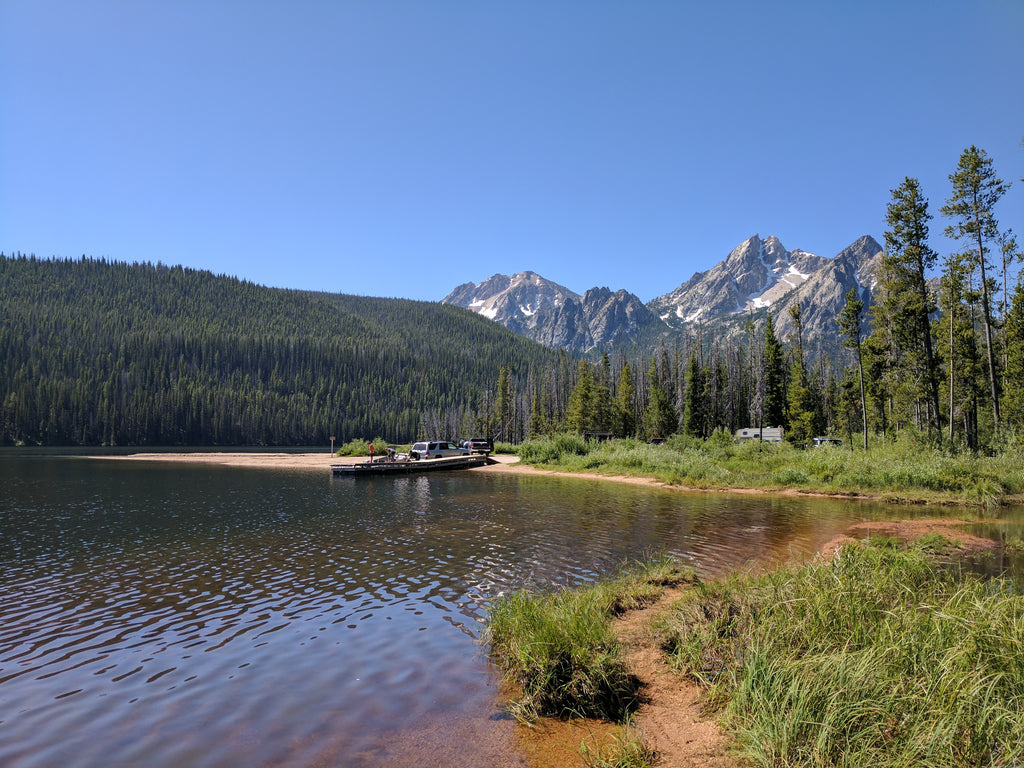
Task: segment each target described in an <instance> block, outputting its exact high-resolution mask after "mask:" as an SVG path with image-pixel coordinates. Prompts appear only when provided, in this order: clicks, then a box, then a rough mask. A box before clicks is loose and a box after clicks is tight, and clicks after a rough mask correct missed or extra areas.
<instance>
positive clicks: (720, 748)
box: [615, 586, 739, 768]
mask: <svg viewBox="0 0 1024 768" xmlns="http://www.w3.org/2000/svg"><path fill="white" fill-rule="evenodd" d="M685 589H688V587H685V586H683V587H674V588H671V589H669V590H668V591H667V592H666V593H665V594H664V595H663V596H662V597H661V599H660V600H658V601H657V602H656V603H654V604H652V605H650V606H648V607H647V608H644V609H641V610H636V611H629V612H628V613H626V614H624V615H623V616H621V617H620V618H619V619H617V620H616V622H615V631H616V634H617V635H618V638H619V642H620V643H621V645H622V651H623V655H624V656H625V659H626V663H627V664H628V665H629V668H630V670H631V671H632V672H633V674H635V675H636V676H637V677H638V678H639V679H640V681H641V682H642V683H643V694H644V698H645V702H644V703H643V704H642V705H641V707H640V709H639V711H638V712H637V714H636V716H635V719H634V724H635V725H636V727H637V730H638V732H639V733H640V736H641V737H642V738H643V740H644V742H645V743H646V744H647V745H648V746H649V747H651V748H652V749H654V750H655V751H656V752H657V754H658V765H659V766H663V767H664V768H690V767H691V766H694V767H695V766H702V767H706V768H734V767H735V766H738V765H739V763H737V762H736V761H735V760H734V759H733V758H732V757H731V756H730V755H729V754H728V753H727V750H726V747H727V745H728V741H727V739H726V737H725V735H724V734H723V733H722V732H721V731H720V729H719V728H718V725H717V724H716V723H715V721H714V720H713V719H712V718H711V717H710V716H707V715H705V714H704V713H703V711H702V708H701V703H700V700H701V691H700V689H699V688H698V687H697V686H696V685H695V684H693V683H691V682H689V681H687V680H685V679H684V678H683V677H681V676H680V675H678V674H676V673H674V672H672V671H671V670H670V669H669V667H668V665H667V664H666V662H665V657H664V654H663V653H662V651H661V649H660V648H659V646H658V643H657V641H656V639H655V637H654V630H653V623H654V621H655V619H657V617H658V616H660V615H661V614H662V613H663V612H665V611H667V610H668V609H669V608H670V607H671V606H672V604H673V603H675V601H676V600H678V599H679V597H680V595H681V594H682V592H683V591H684V590H685Z"/></svg>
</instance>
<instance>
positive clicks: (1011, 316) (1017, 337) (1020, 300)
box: [1004, 281, 1024, 429]
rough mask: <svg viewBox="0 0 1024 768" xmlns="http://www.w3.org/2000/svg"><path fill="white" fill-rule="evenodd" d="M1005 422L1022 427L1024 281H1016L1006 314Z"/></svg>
mask: <svg viewBox="0 0 1024 768" xmlns="http://www.w3.org/2000/svg"><path fill="white" fill-rule="evenodd" d="M1004 381H1005V386H1004V403H1005V405H1006V408H1005V418H1006V422H1007V423H1008V424H1010V425H1012V426H1014V427H1016V428H1017V429H1021V428H1022V427H1024V283H1021V282H1019V281H1018V283H1017V288H1016V289H1015V290H1014V292H1013V299H1012V301H1011V302H1010V309H1009V312H1007V315H1006V370H1005V372H1004Z"/></svg>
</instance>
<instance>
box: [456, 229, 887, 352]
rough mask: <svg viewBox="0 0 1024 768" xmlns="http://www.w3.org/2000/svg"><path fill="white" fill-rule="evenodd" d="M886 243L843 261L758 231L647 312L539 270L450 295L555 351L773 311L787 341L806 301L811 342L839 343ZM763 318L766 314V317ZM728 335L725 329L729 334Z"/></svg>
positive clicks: (867, 242)
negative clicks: (840, 329)
mask: <svg viewBox="0 0 1024 768" xmlns="http://www.w3.org/2000/svg"><path fill="white" fill-rule="evenodd" d="M881 253H882V248H881V246H880V245H879V244H878V242H877V241H876V240H875V239H874V238H872V237H870V236H867V235H865V236H864V237H861V238H859V239H858V240H856V241H855V242H854V243H852V244H851V245H849V246H848V247H847V248H845V249H843V250H842V251H841V252H840V253H839V254H837V255H836V256H835V257H834V258H825V257H823V256H819V255H817V254H814V253H811V252H809V251H804V250H801V249H799V248H797V249H794V250H792V251H789V250H787V249H786V247H785V246H784V245H783V244H782V242H781V241H780V240H779V239H778V238H777V237H775V236H774V235H772V236H769V237H766V238H763V239H762V238H761V236H760V235H758V234H754V235H752V236H751V237H749V238H747V239H746V240H744V241H743V242H742V243H740V244H739V245H738V246H736V247H735V248H733V249H732V251H730V252H729V254H728V255H727V256H726V257H725V259H723V260H722V261H721V262H719V263H718V264H717V265H715V266H714V267H712V268H711V269H709V270H707V271H704V272H696V273H694V275H693V276H692V277H691V278H690V279H689V280H688V281H686V282H685V283H683V284H682V285H680V286H679V287H678V288H676V289H675V290H673V291H671V292H670V293H667V294H665V295H663V296H659V297H658V298H656V299H654V300H653V301H651V302H649V303H648V304H647V305H644V304H643V302H641V301H640V299H639V298H637V297H636V296H635V295H634V294H632V293H629V292H628V291H626V290H624V289H620V290H618V291H615V292H613V291H611V290H610V289H608V288H607V287H595V288H590V289H589V290H587V291H586V293H585V294H584V295H582V296H580V295H579V294H577V293H574V292H573V291H571V290H569V289H568V288H565V287H564V286H561V285H558V284H557V283H553V282H551V281H549V280H546V279H545V278H543V277H541V276H540V275H538V274H537V273H535V272H531V271H526V272H519V273H517V274H515V275H512V276H508V275H500V274H498V275H494V276H492V277H490V278H488V279H487V280H485V281H484V282H482V283H480V284H475V283H464V284H463V285H460V286H459V287H458V288H456V289H455V290H454V291H452V292H451V293H450V294H449V295H448V296H446V297H445V298H444V302H445V303H448V304H456V305H458V306H462V307H465V308H467V309H471V310H473V311H475V312H478V313H480V314H482V315H485V316H486V317H490V318H491V319H493V320H496V321H497V322H500V323H502V324H503V325H505V326H507V327H508V328H511V329H512V330H514V331H517V332H519V333H522V334H524V335H526V336H529V337H530V338H533V339H534V340H536V341H539V342H541V343H542V344H546V345H548V346H551V347H562V348H566V349H569V350H572V351H575V352H589V351H591V350H594V349H602V348H608V347H610V346H615V345H618V344H627V343H636V342H637V340H638V339H646V340H648V341H650V340H656V339H658V338H659V337H660V336H662V335H664V334H672V333H682V334H688V333H690V330H689V329H690V327H691V326H693V325H694V324H697V323H699V324H701V325H703V326H709V325H714V324H723V328H725V326H727V325H730V323H731V326H732V327H733V328H735V327H736V326H737V324H736V323H735V322H732V320H733V319H735V318H737V317H740V318H742V317H746V316H753V315H755V314H757V313H759V312H762V310H765V309H768V310H770V311H771V312H772V313H773V314H774V316H775V317H776V327H777V329H778V331H779V335H780V338H782V337H784V336H785V335H786V334H789V333H791V332H792V330H793V329H792V328H791V325H792V320H791V318H790V317H789V315H788V312H787V309H788V307H790V306H791V305H792V304H794V303H795V302H797V301H799V302H800V304H801V311H802V323H803V334H804V340H805V343H807V342H810V343H812V344H814V343H818V344H819V345H821V346H829V345H832V344H834V343H835V340H836V328H835V316H836V314H837V313H838V312H839V311H840V310H841V309H842V306H843V303H844V302H845V297H846V293H847V292H848V291H849V289H850V288H851V287H854V286H857V287H859V290H860V292H861V295H862V296H863V297H864V298H866V299H868V300H870V294H871V290H872V289H873V288H874V278H873V272H874V270H875V268H876V267H877V265H878V261H879V259H880V257H881ZM762 314H763V313H762ZM722 332H725V331H724V330H723V331H722Z"/></svg>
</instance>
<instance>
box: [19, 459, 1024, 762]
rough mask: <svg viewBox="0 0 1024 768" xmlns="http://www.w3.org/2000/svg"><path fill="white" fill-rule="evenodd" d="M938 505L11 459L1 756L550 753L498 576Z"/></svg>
mask: <svg viewBox="0 0 1024 768" xmlns="http://www.w3.org/2000/svg"><path fill="white" fill-rule="evenodd" d="M957 512H958V511H957V510H951V511H950V512H948V513H946V514H949V515H955V514H957ZM925 514H927V515H935V514H936V511H935V510H924V509H919V508H915V509H906V508H895V507H891V506H884V505H878V504H870V503H856V502H838V501H834V500H820V499H819V500H807V499H788V498H787V499H779V498H770V497H766V496H762V495H751V496H735V495H731V496H727V495H723V494H683V493H678V492H673V491H666V490H657V489H649V488H642V487H635V486H630V485H620V484H615V483H609V482H604V481H597V480H573V479H565V478H551V477H528V476H512V475H503V474H489V473H478V472H473V471H462V472H451V473H432V474H430V475H422V476H407V477H401V478H391V477H378V478H358V479H355V478H341V477H339V478H334V477H331V476H330V475H329V474H328V473H326V472H321V471H317V472H310V471H299V470H289V471H268V470H250V469H234V468H217V467H209V466H200V465H178V464H161V463H135V462H118V461H114V460H89V459H84V458H53V457H41V456H33V457H19V456H0V765H3V766H6V767H7V768H13V767H14V766H18V767H19V768H21V767H22V766H32V767H35V766H40V767H42V766H55V765H61V766H146V767H147V768H160V767H163V766H167V767H169V766H209V767H213V766H240V765H245V766H293V767H294V766H314V765H315V766H356V767H361V766H469V765H473V766H478V765H480V766H482V765H488V766H515V765H526V764H527V763H526V762H525V761H524V758H523V757H522V755H521V750H520V748H519V746H518V739H519V738H520V736H519V735H518V727H517V726H516V725H515V724H514V723H513V722H511V721H510V720H509V719H508V718H507V716H505V715H504V714H503V710H502V697H501V692H500V690H499V680H498V677H497V675H496V673H495V671H494V669H493V668H492V667H491V666H490V665H489V663H488V660H487V656H486V649H485V648H484V646H483V644H482V643H481V636H482V633H483V631H484V628H485V622H486V619H487V610H488V603H489V601H490V600H492V599H493V598H494V597H495V596H498V595H501V594H503V593H506V592H508V591H510V590H514V589H516V588H518V587H520V586H523V585H543V586H550V585H561V584H576V583H579V582H583V581H588V580H592V579H595V578H598V577H600V576H602V575H604V574H607V573H610V572H612V571H614V570H615V568H616V566H617V565H618V564H620V563H621V562H622V561H623V560H625V559H635V558H639V557H642V556H644V555H645V554H647V553H650V552H654V551H657V552H667V553H669V554H672V555H676V556H678V557H680V558H682V559H683V560H685V561H687V562H688V563H690V564H691V565H693V566H694V567H695V568H696V569H697V571H698V572H699V573H701V574H702V575H704V576H713V575H715V574H720V573H723V572H725V571H728V570H730V569H734V568H737V567H744V566H748V565H750V566H756V565H759V564H764V563H769V562H773V561H778V560H781V559H790V558H794V557H795V558H799V557H804V556H807V555H809V554H812V553H813V552H814V551H815V550H816V549H818V548H819V547H820V546H821V545H822V544H824V543H825V542H826V541H828V540H829V539H831V538H832V537H833V536H835V535H836V534H837V533H839V532H841V531H842V530H843V529H845V528H846V527H847V526H848V525H849V524H850V523H852V522H855V521H858V520H864V519H883V518H906V517H914V516H921V515H925ZM939 514H941V513H939ZM1014 514H1015V515H1017V519H1020V518H1021V517H1022V516H1021V515H1020V511H1019V510H1018V511H1016V512H1015V513H1014ZM1018 529H1019V527H1018ZM1016 535H1019V533H1018V534H1016Z"/></svg>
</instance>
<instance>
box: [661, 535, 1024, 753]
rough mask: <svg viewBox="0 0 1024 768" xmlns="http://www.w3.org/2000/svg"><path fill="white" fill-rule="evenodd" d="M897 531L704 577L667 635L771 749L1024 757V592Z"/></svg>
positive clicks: (688, 667)
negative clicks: (943, 560) (950, 563)
mask: <svg viewBox="0 0 1024 768" xmlns="http://www.w3.org/2000/svg"><path fill="white" fill-rule="evenodd" d="M885 544H886V543H884V542H883V546H864V545H855V546H852V547H848V548H846V549H844V550H843V551H842V553H841V555H840V556H839V557H837V558H836V559H835V560H834V561H833V562H831V563H819V564H815V565H810V566H806V567H802V568H793V569H786V570H780V571H777V572H773V573H770V574H767V575H762V576H758V577H749V576H737V577H734V578H731V579H728V580H725V581H722V582H719V583H713V584H701V585H698V586H697V587H696V588H695V589H694V590H692V591H690V592H689V593H688V595H687V597H685V598H684V599H683V601H681V602H680V603H679V604H678V606H677V608H676V609H675V610H674V611H673V612H672V614H671V615H670V617H669V618H667V619H666V620H665V622H664V626H663V633H664V643H665V647H666V648H668V649H669V651H670V654H671V656H672V658H673V660H674V663H675V665H676V666H677V667H678V669H679V670H680V671H681V672H683V673H685V674H687V675H689V676H691V677H692V678H694V679H695V680H697V681H699V682H701V683H702V684H704V685H706V686H707V687H708V690H709V693H710V696H711V699H712V700H713V701H714V702H717V703H718V704H719V705H720V706H721V707H722V712H723V715H724V720H725V722H726V723H727V726H728V727H729V728H730V729H731V730H732V731H733V732H734V733H735V734H736V735H737V736H738V738H739V740H740V742H741V743H742V745H743V747H744V749H745V752H746V755H747V756H748V757H749V758H750V759H751V760H752V761H753V762H754V763H756V764H758V765H763V766H781V765H786V766H823V765H842V766H868V765H870V766H872V768H883V767H884V766H893V767H894V768H895V767H896V766H900V767H901V768H902V766H907V765H927V766H936V767H938V768H945V767H946V766H949V768H953V767H960V766H976V765H993V766H994V765H1019V764H1021V762H1022V761H1024V597H1022V596H1020V595H1019V594H1015V593H1014V592H1013V591H1012V589H1010V588H1009V587H1006V588H1004V587H1003V586H1002V585H1000V584H998V583H993V582H991V581H981V580H977V579H973V578H969V579H966V580H962V579H960V578H959V577H958V575H957V574H955V573H952V572H951V571H950V570H949V569H943V568H941V567H939V566H937V565H935V564H933V563H932V562H931V561H929V560H928V559H927V558H926V556H925V555H924V554H923V553H922V552H920V551H911V552H900V551H897V550H895V549H894V548H893V547H892V545H891V544H890V545H889V546H885Z"/></svg>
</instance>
